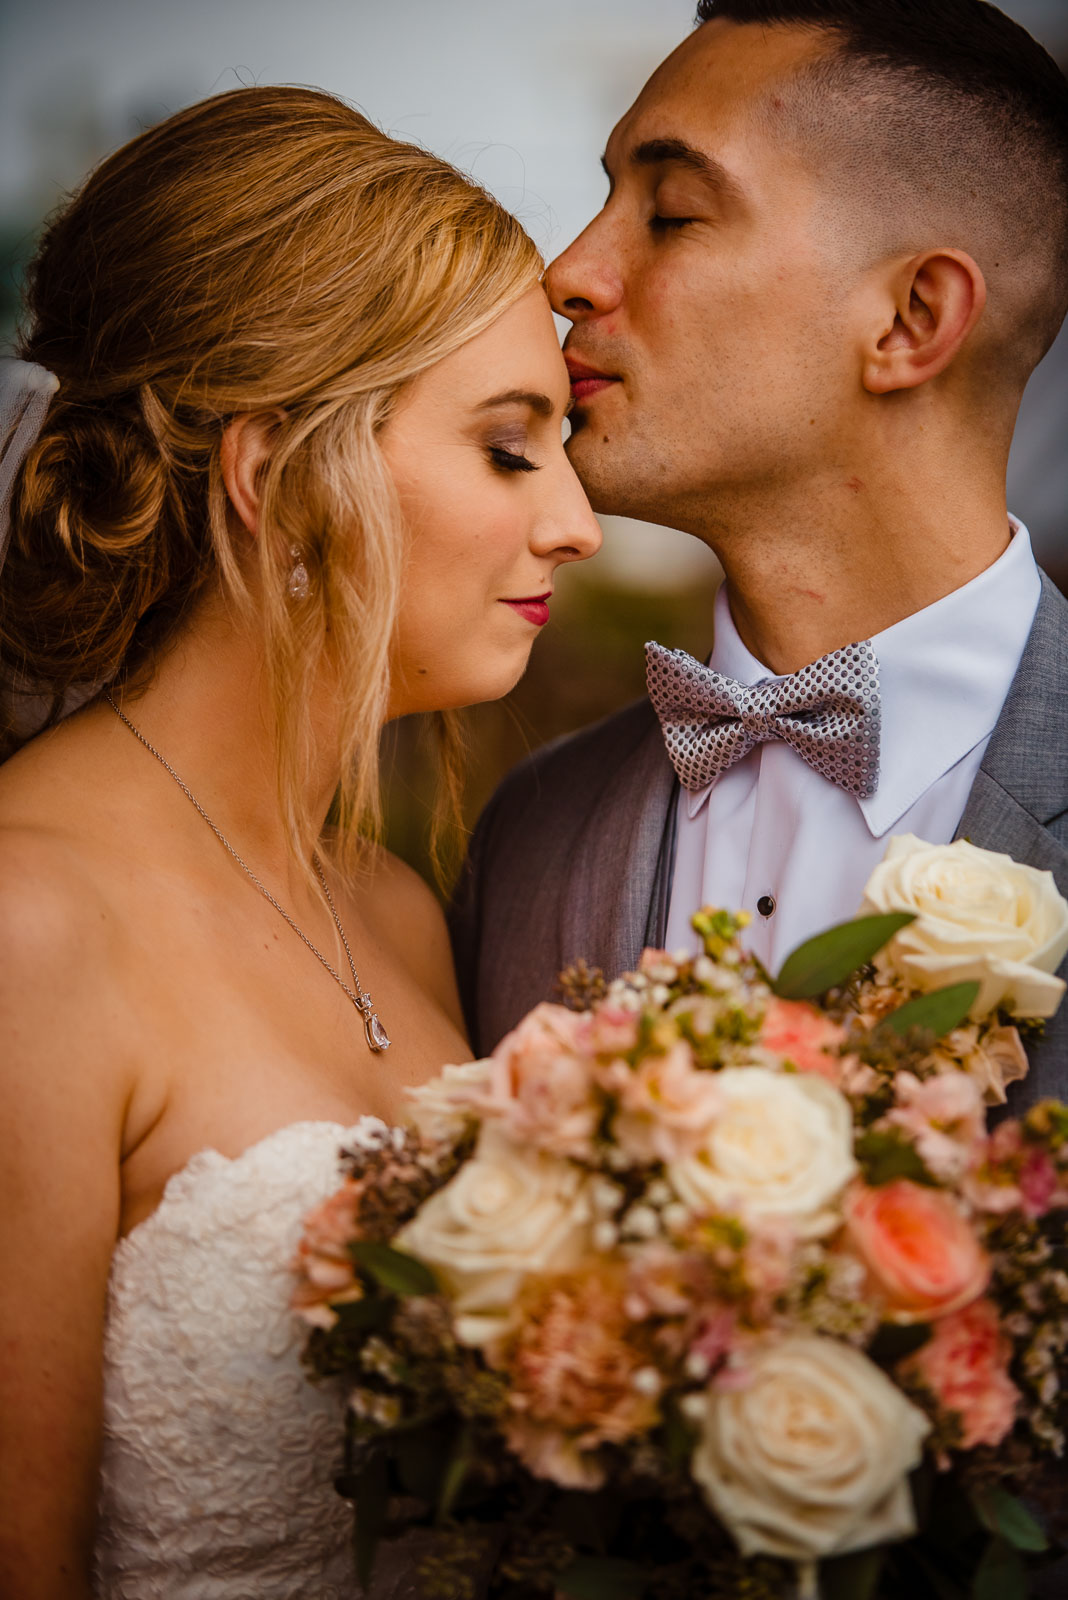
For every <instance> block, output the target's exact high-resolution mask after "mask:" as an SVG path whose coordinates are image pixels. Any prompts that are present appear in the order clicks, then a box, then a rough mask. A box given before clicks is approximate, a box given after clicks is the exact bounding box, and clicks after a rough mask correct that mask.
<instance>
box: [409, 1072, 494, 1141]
mask: <svg viewBox="0 0 1068 1600" xmlns="http://www.w3.org/2000/svg"><path fill="white" fill-rule="evenodd" d="M489 1076H490V1062H489V1061H465V1062H464V1063H463V1064H462V1065H461V1066H448V1067H442V1069H441V1071H440V1072H439V1074H438V1076H437V1077H436V1078H430V1079H428V1081H427V1082H426V1083H420V1084H419V1085H417V1087H416V1088H414V1089H408V1090H407V1091H406V1093H407V1096H408V1100H409V1103H410V1110H409V1112H408V1119H409V1121H410V1122H413V1123H414V1124H415V1126H416V1127H417V1128H418V1130H419V1132H420V1133H421V1134H422V1135H423V1137H424V1138H426V1139H445V1140H448V1141H449V1142H452V1141H453V1140H455V1139H458V1138H459V1137H460V1135H461V1134H462V1133H463V1131H464V1128H465V1127H466V1126H467V1124H468V1123H469V1122H470V1121H472V1119H473V1118H475V1117H477V1116H479V1115H480V1114H481V1112H480V1107H481V1104H482V1101H483V1099H484V1098H485V1095H486V1091H487V1088H488V1085H489Z"/></svg>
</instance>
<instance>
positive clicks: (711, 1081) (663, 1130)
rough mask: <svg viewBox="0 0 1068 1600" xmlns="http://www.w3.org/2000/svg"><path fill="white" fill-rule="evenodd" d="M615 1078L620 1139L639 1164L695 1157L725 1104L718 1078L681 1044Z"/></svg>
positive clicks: (649, 1058) (613, 1082) (682, 1042)
mask: <svg viewBox="0 0 1068 1600" xmlns="http://www.w3.org/2000/svg"><path fill="white" fill-rule="evenodd" d="M617 1065H618V1066H620V1067H622V1071H617V1072H616V1073H615V1074H614V1076H613V1077H612V1080H611V1081H612V1085H613V1087H614V1088H616V1090H617V1092H618V1094H619V1111H618V1113H617V1116H616V1119H615V1130H614V1131H615V1136H616V1139H617V1141H618V1142H619V1145H620V1146H621V1148H622V1149H623V1150H625V1151H626V1153H627V1155H628V1156H630V1157H631V1158H632V1160H634V1161H638V1162H642V1161H678V1160H681V1158H682V1157H683V1156H688V1155H693V1154H694V1152H695V1151H697V1150H698V1149H699V1148H700V1146H701V1144H702V1142H703V1141H704V1139H705V1138H706V1137H707V1135H708V1130H709V1128H710V1127H711V1125H712V1123H713V1122H714V1120H715V1118H716V1116H717V1114H718V1112H719V1110H720V1107H721V1106H722V1103H723V1099H722V1096H721V1094H720V1092H719V1084H718V1083H717V1079H716V1074H715V1073H714V1072H705V1071H702V1070H701V1069H700V1068H699V1067H696V1066H695V1065H694V1059H693V1051H692V1050H691V1049H690V1046H689V1045H688V1044H686V1043H685V1041H684V1040H681V1039H680V1040H679V1041H678V1042H677V1043H676V1044H674V1045H673V1046H672V1047H671V1049H670V1050H668V1051H667V1052H666V1053H665V1054H664V1055H662V1056H646V1057H645V1059H644V1060H643V1061H642V1062H640V1064H639V1065H638V1066H637V1067H636V1068H635V1069H634V1070H633V1071H632V1070H631V1069H630V1068H628V1067H626V1066H625V1064H623V1063H618V1064H617Z"/></svg>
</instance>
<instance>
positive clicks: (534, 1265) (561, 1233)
mask: <svg viewBox="0 0 1068 1600" xmlns="http://www.w3.org/2000/svg"><path fill="white" fill-rule="evenodd" d="M593 1214H594V1213H593V1207H592V1204H591V1201H590V1180H589V1179H588V1178H587V1177H586V1175H585V1174H584V1173H583V1172H582V1171H581V1169H580V1168H578V1167H576V1166H574V1165H572V1163H571V1162H569V1161H565V1160H563V1159H561V1158H560V1157H558V1156H551V1155H545V1154H543V1153H541V1152H540V1151H537V1150H531V1149H529V1148H521V1147H520V1146H518V1145H516V1144H513V1143H512V1141H511V1140H510V1139H509V1138H508V1137H507V1135H506V1134H505V1133H504V1132H503V1130H502V1129H501V1128H499V1127H497V1126H496V1125H494V1124H493V1123H489V1124H487V1125H486V1126H485V1127H484V1128H483V1129H482V1132H481V1134H480V1135H479V1141H478V1145H477V1146H476V1148H475V1153H474V1155H473V1156H472V1157H471V1159H470V1160H469V1161H466V1162H465V1163H464V1165H463V1166H462V1167H461V1168H460V1170H459V1172H458V1173H457V1174H456V1176H455V1177H454V1178H452V1179H451V1180H450V1181H449V1182H448V1183H447V1184H446V1185H445V1187H444V1188H443V1189H439V1190H438V1192H437V1194H435V1195H432V1196H431V1198H430V1199H429V1200H428V1201H427V1202H426V1204H425V1205H424V1206H423V1208H422V1210H421V1211H420V1212H419V1213H418V1215H417V1216H415V1217H414V1218H413V1219H412V1221H411V1222H409V1223H408V1224H407V1226H406V1227H404V1228H402V1229H401V1231H400V1233H399V1234H398V1235H397V1237H396V1239H395V1241H394V1242H395V1244H396V1245H397V1246H398V1248H399V1249H401V1250H407V1251H409V1252H410V1253H411V1254H412V1255H413V1256H418V1258H419V1259H420V1261H425V1262H426V1264H427V1266H428V1267H431V1268H433V1270H434V1271H435V1272H436V1273H437V1275H438V1278H439V1280H440V1281H441V1283H442V1285H443V1287H444V1288H445V1290H446V1291H447V1293H448V1294H449V1296H450V1297H451V1299H452V1303H453V1310H454V1313H455V1317H456V1334H457V1338H458V1339H459V1340H460V1342H461V1344H469V1345H483V1344H486V1343H487V1342H488V1341H489V1340H491V1339H495V1338H498V1337H499V1336H500V1335H501V1334H503V1333H505V1332H506V1331H507V1328H508V1325H509V1321H510V1317H511V1312H512V1308H513V1306H514V1303H515V1299H516V1296H517V1295H518V1293H519V1290H520V1287H521V1286H522V1283H523V1280H524V1278H525V1277H527V1276H528V1275H530V1274H533V1273H540V1272H567V1271H570V1270H571V1269H572V1268H574V1267H576V1266H578V1265H579V1263H580V1262H581V1260H582V1258H583V1257H584V1256H585V1255H586V1254H587V1252H588V1251H589V1250H590V1247H591V1245H590V1234H591V1219H592V1217H593Z"/></svg>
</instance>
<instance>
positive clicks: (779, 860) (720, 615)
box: [665, 518, 1042, 972]
mask: <svg viewBox="0 0 1068 1600" xmlns="http://www.w3.org/2000/svg"><path fill="white" fill-rule="evenodd" d="M1010 521H1011V523H1012V528H1013V537H1012V539H1011V541H1010V543H1009V547H1008V549H1007V550H1006V551H1005V553H1004V554H1003V555H1002V556H1001V557H1000V558H999V559H998V560H997V561H995V563H994V565H993V566H992V567H988V568H987V570H986V571H985V572H982V573H980V574H979V576H978V577H977V578H973V579H972V580H971V582H970V583H966V584H965V585H964V586H963V588H960V589H956V590H954V592H953V593H952V594H948V595H945V596H944V597H943V598H942V599H941V600H936V601H935V603H934V605H931V606H927V607H926V608H925V609H924V610H923V611H917V612H916V613H915V615H913V616H911V617H906V618H905V619H904V621H902V622H898V623H895V624H894V626H893V627H892V628H887V629H886V631H885V632H884V633H880V634H877V635H876V636H875V637H874V638H873V639H872V641H871V643H872V648H873V649H874V651H875V655H876V658H877V660H878V662H879V693H880V700H881V705H882V728H881V735H880V756H879V786H878V788H877V790H876V792H875V794H874V795H873V796H872V797H871V799H869V800H857V799H855V798H854V796H853V795H850V794H847V793H846V792H845V790H844V789H839V788H838V787H837V786H836V785H835V784H833V783H831V782H830V781H829V780H828V779H826V778H822V777H820V775H819V773H817V772H814V771H813V769H812V768H811V767H810V766H808V765H807V764H806V763H805V762H804V761H802V759H801V757H800V756H799V755H797V754H796V752H795V751H794V750H793V749H792V748H791V747H790V746H789V745H788V744H784V743H783V742H782V741H781V740H774V741H771V742H769V743H767V744H760V745H757V746H756V747H755V748H754V749H752V750H751V751H750V752H749V754H748V755H746V756H744V757H743V758H742V760H741V761H738V762H736V763H735V764H734V766H732V767H729V768H728V769H727V770H726V771H725V772H722V773H720V775H719V777H718V778H716V779H715V780H714V781H713V782H712V783H711V784H709V785H708V786H707V787H706V788H704V789H701V790H699V791H695V792H692V793H691V792H689V791H687V790H686V789H682V790H680V792H679V797H678V850H677V854H676V858H675V872H674V876H673V878H672V890H671V903H670V907H669V912H668V925H667V937H666V941H665V942H666V945H667V948H668V949H669V950H677V949H689V950H692V949H694V948H695V946H696V938H695V935H694V933H693V931H692V930H691V928H690V926H689V919H690V917H691V916H692V915H693V913H694V911H695V910H697V908H698V907H699V906H701V905H714V906H725V907H728V908H730V909H731V910H745V911H748V912H750V913H751V915H752V918H753V922H752V925H751V926H750V928H749V929H748V930H747V934H746V942H747V944H748V946H749V948H750V949H751V950H752V951H753V953H754V954H755V955H757V956H759V957H760V959H761V961H763V962H764V964H765V965H766V966H767V967H768V968H769V970H770V971H772V972H776V971H778V969H779V967H781V965H782V963H783V961H784V960H785V959H786V957H787V956H788V955H789V954H790V952H791V950H793V949H795V948H796V947H797V945H799V944H800V943H801V942H802V941H803V940H804V939H807V938H810V937H811V935H812V934H814V933H819V932H820V931H821V930H822V929H824V928H828V927H831V926H832V925H833V924H834V923H836V922H844V921H845V920H846V919H847V918H848V917H851V916H852V915H853V914H854V913H855V912H856V910H857V907H858V905H859V903H860V899H861V896H862V893H863V890H864V885H865V884H866V882H867V880H868V878H869V877H870V875H871V873H872V871H873V869H874V868H875V867H876V866H877V865H878V863H879V862H880V861H881V860H882V858H883V855H884V854H885V851H886V846H887V843H888V841H889V838H890V836H891V835H892V834H897V833H914V834H917V835H918V836H919V837H920V838H921V839H926V840H928V841H929V842H930V843H931V844H946V843H948V842H949V841H950V840H951V839H952V838H953V836H954V834H955V833H956V830H957V827H958V825H959V823H960V819H961V817H962V816H963V814H964V808H965V806H966V804H967V801H968V796H969V794H970V792H971V788H972V785H973V783H974V782H975V778H976V775H977V773H978V771H979V766H980V763H981V762H982V759H983V755H984V753H985V751H986V747H987V744H988V742H989V739H990V735H991V734H992V733H993V731H994V725H995V723H996V722H997V720H998V716H999V714H1000V712H1001V708H1002V706H1003V705H1004V703H1005V698H1006V696H1007V695H1008V692H1009V688H1010V686H1011V684H1012V680H1013V678H1014V676H1015V674H1016V669H1017V667H1018V666H1019V664H1020V658H1021V656H1022V655H1023V652H1024V648H1025V646H1026V644H1027V640H1028V636H1029V635H1030V632H1031V627H1032V624H1033V622H1034V619H1035V612H1036V610H1037V609H1038V602H1039V596H1040V594H1041V587H1042V580H1041V577H1040V575H1039V571H1038V568H1037V566H1036V565H1035V559H1034V556H1033V555H1032V553H1031V541H1030V538H1029V536H1028V532H1027V529H1026V528H1025V527H1024V526H1023V524H1022V523H1020V522H1018V521H1016V519H1015V518H1011V519H1010ZM709 665H710V666H711V667H713V668H714V669H715V670H716V671H717V672H722V673H725V674H726V675H727V676H728V677H731V678H735V679H737V680H738V682H739V683H744V684H748V685H751V684H755V683H759V682H762V681H767V680H768V679H769V678H771V677H773V676H774V675H773V674H772V673H770V672H769V671H768V669H767V667H766V666H764V665H763V664H762V663H761V662H759V661H758V660H757V659H756V657H755V656H753V655H750V653H749V651H748V650H747V649H746V647H745V645H744V644H743V643H742V641H741V639H740V638H739V636H738V631H737V629H736V628H735V626H734V620H733V618H732V617H731V612H730V604H729V600H728V595H727V590H726V586H725V585H724V587H723V588H721V589H720V591H719V594H718V595H717V596H716V605H715V644H714V647H713V650H712V654H711V656H710V657H709Z"/></svg>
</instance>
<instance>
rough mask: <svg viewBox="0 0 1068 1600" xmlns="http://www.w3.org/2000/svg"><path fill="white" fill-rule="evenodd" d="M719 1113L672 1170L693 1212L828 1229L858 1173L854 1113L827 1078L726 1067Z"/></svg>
mask: <svg viewBox="0 0 1068 1600" xmlns="http://www.w3.org/2000/svg"><path fill="white" fill-rule="evenodd" d="M715 1083H716V1088H717V1089H718V1090H719V1095H720V1102H721V1106H720V1111H719V1114H718V1115H717V1116H716V1117H715V1119H714V1120H713V1121H712V1122H711V1124H710V1126H709V1128H708V1131H707V1133H706V1134H705V1136H704V1138H703V1140H702V1142H701V1145H700V1148H699V1149H698V1150H697V1152H696V1154H694V1155H690V1156H687V1157H684V1158H683V1159H681V1160H678V1161H672V1162H669V1163H668V1164H667V1165H666V1167H665V1169H664V1170H665V1175H666V1177H667V1180H668V1182H669V1183H670V1184H671V1187H672V1188H673V1189H674V1190H675V1193H676V1194H677V1195H678V1197H679V1199H680V1200H681V1201H682V1202H683V1204H684V1205H687V1206H689V1207H690V1209H691V1210H692V1211H695V1212H701V1211H733V1210H738V1211H741V1212H743V1213H745V1214H746V1215H749V1216H753V1217H783V1218H785V1219H786V1220H787V1221H788V1222H789V1223H790V1225H791V1226H792V1227H793V1228H794V1230H795V1231H796V1232H797V1233H798V1234H800V1235H801V1236H802V1237H805V1238H815V1237H817V1236H818V1235H820V1234H823V1233H829V1232H830V1231H831V1229H832V1228H834V1227H836V1226H837V1224H838V1222H839V1220H840V1218H839V1216H838V1212H837V1209H836V1208H835V1201H836V1200H837V1198H838V1196H839V1195H840V1194H841V1192H842V1190H843V1189H844V1188H845V1186H846V1184H847V1183H848V1182H849V1181H850V1179H851V1178H852V1177H853V1175H854V1173H855V1172H856V1170H857V1164H856V1162H855V1160H854V1159H853V1114H852V1111H851V1110H850V1107H849V1102H848V1101H847V1100H846V1098H845V1096H844V1095H842V1094H841V1093H839V1091H838V1090H837V1089H836V1088H835V1087H834V1085H833V1084H830V1083H828V1082H827V1080H826V1079H825V1078H820V1077H817V1076H815V1075H813V1074H801V1073H784V1072H774V1071H772V1070H771V1069H770V1068H768V1067H726V1068H724V1070H723V1071H722V1072H718V1073H717V1074H716V1077H715Z"/></svg>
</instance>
